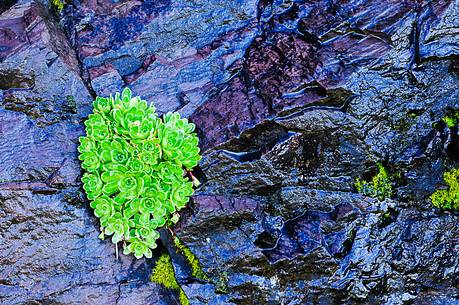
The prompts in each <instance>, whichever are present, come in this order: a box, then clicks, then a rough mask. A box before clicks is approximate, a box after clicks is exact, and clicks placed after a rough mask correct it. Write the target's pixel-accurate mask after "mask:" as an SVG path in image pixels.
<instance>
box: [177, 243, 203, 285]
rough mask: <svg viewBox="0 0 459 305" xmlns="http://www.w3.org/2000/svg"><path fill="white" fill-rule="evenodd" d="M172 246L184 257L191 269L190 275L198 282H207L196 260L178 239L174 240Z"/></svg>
mask: <svg viewBox="0 0 459 305" xmlns="http://www.w3.org/2000/svg"><path fill="white" fill-rule="evenodd" d="M174 244H175V246H176V247H177V249H178V250H179V251H180V252H181V253H182V254H183V255H184V256H185V258H186V261H187V262H188V264H189V265H190V267H191V275H192V276H193V277H194V278H197V279H199V280H203V281H207V280H208V279H209V278H208V277H207V275H206V274H205V273H204V271H203V270H202V267H201V264H200V263H199V260H198V258H197V257H196V256H195V255H194V254H193V252H191V250H190V249H189V248H188V247H187V246H185V245H184V244H183V243H182V242H181V240H180V239H179V238H178V237H175V238H174Z"/></svg>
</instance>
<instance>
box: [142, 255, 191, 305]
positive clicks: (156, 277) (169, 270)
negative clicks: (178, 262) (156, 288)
mask: <svg viewBox="0 0 459 305" xmlns="http://www.w3.org/2000/svg"><path fill="white" fill-rule="evenodd" d="M150 280H151V281H152V282H153V283H157V284H160V285H163V286H164V287H165V288H167V289H173V290H177V291H178V293H179V299H180V304H181V305H189V304H190V302H189V301H188V297H187V296H186V294H185V292H184V291H183V289H182V287H180V285H179V283H178V282H177V279H176V278H175V271H174V266H173V265H172V261H171V257H170V256H169V255H168V254H163V255H161V257H160V258H159V259H158V261H157V262H156V266H155V268H154V269H153V273H152V275H151V278H150Z"/></svg>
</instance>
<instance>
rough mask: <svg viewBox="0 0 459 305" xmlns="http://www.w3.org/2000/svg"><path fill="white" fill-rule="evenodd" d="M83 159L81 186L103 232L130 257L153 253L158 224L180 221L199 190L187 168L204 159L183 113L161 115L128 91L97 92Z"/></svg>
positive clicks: (81, 149) (87, 123) (82, 146)
mask: <svg viewBox="0 0 459 305" xmlns="http://www.w3.org/2000/svg"><path fill="white" fill-rule="evenodd" d="M85 126H86V136H85V137H81V138H80V146H79V147H78V151H79V152H80V160H81V161H82V168H83V169H84V170H85V171H86V172H85V173H84V175H83V177H82V181H83V188H84V190H85V192H86V195H87V197H88V199H89V200H90V201H91V207H92V208H93V209H94V214H95V215H96V216H97V217H98V218H99V219H100V226H101V234H100V238H101V239H103V238H104V237H105V236H106V235H108V236H110V235H111V236H112V237H111V240H112V242H113V243H115V244H117V243H118V242H123V247H124V254H126V255H127V254H130V253H133V254H134V255H135V257H137V258H141V257H142V256H145V257H148V258H150V257H151V256H152V252H151V249H154V248H155V247H156V240H157V239H158V238H159V233H158V231H157V229H158V228H160V227H163V226H165V225H169V224H174V223H176V222H177V221H178V219H179V214H178V213H177V212H178V211H180V210H181V209H183V208H184V207H185V206H186V204H187V202H188V200H189V197H190V196H191V195H192V193H193V182H191V181H190V179H189V178H188V177H187V175H186V174H187V172H188V171H191V169H192V168H193V167H195V166H196V165H197V164H198V162H199V160H200V159H201V156H200V154H199V147H198V138H197V136H196V134H195V133H194V129H195V126H194V124H192V123H189V122H188V121H187V120H186V119H181V118H180V115H179V114H178V113H167V114H166V115H164V116H163V117H162V118H159V117H158V116H157V114H156V111H155V107H154V106H153V105H152V104H151V105H149V104H148V103H147V102H146V101H144V100H142V99H141V98H139V97H132V96H131V91H130V90H129V89H125V90H124V91H123V92H122V94H119V93H117V94H115V96H110V97H107V98H105V97H97V99H96V100H95V101H94V113H92V114H90V115H89V117H88V119H87V120H86V121H85Z"/></svg>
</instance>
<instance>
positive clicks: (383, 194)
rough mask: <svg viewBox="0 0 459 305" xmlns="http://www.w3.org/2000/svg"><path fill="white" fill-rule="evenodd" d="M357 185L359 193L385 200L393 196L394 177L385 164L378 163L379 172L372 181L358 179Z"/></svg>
mask: <svg viewBox="0 0 459 305" xmlns="http://www.w3.org/2000/svg"><path fill="white" fill-rule="evenodd" d="M355 187H356V188H357V191H358V192H359V193H362V194H363V195H365V196H369V197H373V198H378V200H384V199H385V198H390V197H391V196H392V177H391V176H390V175H389V174H388V172H387V170H386V169H385V168H384V166H382V164H381V163H378V173H377V174H376V175H375V176H374V177H373V178H372V179H371V181H364V180H361V179H357V180H356V181H355Z"/></svg>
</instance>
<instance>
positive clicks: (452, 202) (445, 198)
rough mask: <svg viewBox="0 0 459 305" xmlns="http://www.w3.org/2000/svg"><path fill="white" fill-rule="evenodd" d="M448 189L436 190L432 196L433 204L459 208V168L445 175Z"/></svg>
mask: <svg viewBox="0 0 459 305" xmlns="http://www.w3.org/2000/svg"><path fill="white" fill-rule="evenodd" d="M443 178H444V179H445V182H446V184H447V185H448V189H446V190H436V191H435V192H434V193H433V194H432V195H431V196H430V200H432V204H433V205H434V206H435V207H437V208H443V209H459V168H456V169H453V170H451V171H449V172H445V173H444V175H443Z"/></svg>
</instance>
